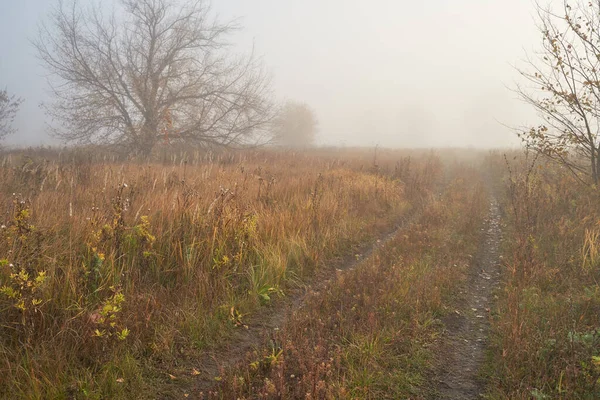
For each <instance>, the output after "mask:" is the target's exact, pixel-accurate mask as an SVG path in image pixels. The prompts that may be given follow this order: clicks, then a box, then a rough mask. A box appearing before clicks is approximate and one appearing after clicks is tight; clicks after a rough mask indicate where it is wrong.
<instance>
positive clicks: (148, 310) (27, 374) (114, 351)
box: [0, 149, 461, 399]
mask: <svg viewBox="0 0 600 400" xmlns="http://www.w3.org/2000/svg"><path fill="white" fill-rule="evenodd" d="M450 158H452V156H450ZM443 173H444V172H443V170H442V164H441V162H440V160H439V159H438V158H437V157H436V156H434V155H431V154H428V153H406V152H405V153H402V152H392V151H379V152H378V153H377V155H376V158H375V157H374V154H373V152H372V151H361V150H354V151H347V152H345V153H338V152H335V151H318V152H313V153H291V152H263V151H256V152H250V151H247V152H240V153H227V154H225V153H223V154H211V153H200V152H196V153H192V154H185V153H183V154H163V155H162V160H161V162H149V163H137V162H134V161H120V160H117V159H115V158H112V157H110V156H103V155H101V154H97V153H95V152H94V149H88V150H87V151H80V152H63V153H57V152H51V151H50V152H49V151H45V152H42V151H38V152H31V153H30V154H23V153H13V154H8V155H6V156H5V157H4V159H3V161H2V165H1V167H0V210H1V212H2V214H1V217H0V220H1V221H0V225H2V228H1V229H0V287H1V288H2V289H1V290H0V360H2V361H1V362H0V376H2V379H1V380H0V397H5V398H40V399H42V398H44V399H45V398H132V397H152V395H149V393H154V392H153V391H154V390H155V388H156V386H157V385H160V384H161V382H163V381H165V380H167V381H168V380H169V379H171V378H169V377H168V371H169V370H170V369H171V368H172V367H173V366H174V365H176V364H177V362H178V360H181V359H185V358H190V357H194V356H195V355H197V354H198V353H199V352H201V351H202V350H203V349H205V348H207V347H210V346H214V345H215V344H217V343H219V342H221V341H223V340H227V337H228V334H229V333H230V332H232V330H234V329H236V326H238V325H243V323H244V319H245V318H247V317H248V315H251V314H252V313H254V312H255V311H256V310H257V309H258V308H260V307H261V306H263V305H266V304H269V303H270V302H271V301H272V299H273V297H276V296H281V295H284V294H285V293H286V291H287V290H288V288H290V287H293V286H294V285H298V284H302V282H304V281H305V280H306V279H310V277H311V276H314V274H315V272H316V271H318V270H320V269H323V268H326V267H327V266H328V265H330V264H331V261H332V260H334V259H336V258H337V257H340V256H343V255H347V254H352V251H353V248H354V247H355V246H356V245H358V244H359V243H361V242H365V241H369V240H372V239H373V238H374V237H375V235H376V233H378V232H381V231H384V230H386V229H390V228H391V227H392V226H393V225H394V223H395V221H397V220H398V218H400V217H402V216H403V215H406V214H407V213H408V212H410V210H411V209H413V208H414V207H415V205H418V204H420V203H422V202H424V201H425V199H426V198H427V196H429V195H430V193H431V192H432V190H433V187H434V185H435V184H436V183H437V182H438V181H440V179H442V175H443ZM459 194H460V193H457V194H456V196H459ZM452 204H454V203H452ZM438 207H439V208H440V209H441V210H440V213H441V214H442V216H443V217H442V216H440V218H453V219H452V221H454V219H457V218H460V212H461V211H460V210H459V209H454V208H448V209H446V206H445V205H444V204H442V203H440V204H438ZM448 212H452V213H454V214H452V216H450V217H448V216H446V213H448ZM440 229H441V228H440ZM410 238H411V239H410V241H411V243H412V241H413V240H416V239H414V238H413V237H412V236H411V237H410ZM436 240H438V239H436ZM434 249H437V247H434ZM436 254H437V253H436ZM381 262H383V261H381ZM386 262H387V261H386ZM423 263H424V264H423ZM410 264H411V265H413V264H414V265H415V266H419V265H420V266H421V267H419V268H425V270H423V271H419V272H418V274H431V273H432V272H431V271H432V270H431V268H432V267H431V266H428V265H429V264H427V262H426V261H422V263H421V262H417V261H416V260H415V261H414V263H413V262H411V263H410ZM407 265H408V264H407ZM403 268H404V267H403ZM415 268H416V267H415ZM386 271H388V272H386V274H389V276H385V275H383V276H382V277H383V278H384V279H383V281H381V279H382V277H373V279H376V280H378V281H380V283H381V284H385V282H387V281H390V280H391V278H393V277H396V275H398V274H404V273H405V272H402V271H404V270H402V271H401V270H400V269H398V270H396V269H394V268H391V269H386ZM428 271H429V272H428ZM365 273H367V272H365ZM415 274H417V272H415ZM349 282H350V281H349ZM384 288H385V289H386V290H388V288H387V287H385V285H384ZM370 290H377V285H375V287H374V288H372V289H370ZM389 290H404V289H402V288H399V287H398V288H396V287H393V286H392V287H390V288H389ZM411 290H414V289H411ZM424 290H425V289H424ZM427 290H429V289H427ZM432 290H433V289H432ZM436 290H441V289H436ZM340 295H341V293H340ZM363 298H364V297H363ZM408 298H409V299H410V298H413V297H412V296H408ZM361 301H362V300H361ZM377 301H381V302H382V303H381V305H382V306H383V305H384V304H388V303H389V301H391V300H390V297H389V296H386V297H385V298H381V299H379V300H377ZM377 304H379V303H377ZM407 304H412V303H410V302H409V303H407ZM402 307H403V308H402V310H407V308H406V307H407V306H406V305H403V306H402ZM397 312H404V311H401V310H400V309H399V310H398V311H397ZM424 315H425V314H422V313H418V318H416V317H415V318H416V320H415V318H413V317H411V318H409V319H410V320H411V322H410V324H409V326H411V327H412V326H413V325H414V324H415V323H417V322H418V323H417V325H418V324H423V323H425V322H426V320H421V319H422V318H424ZM368 317H369V316H368V315H361V316H360V318H368ZM413 320H415V321H413ZM411 329H412V328H411ZM415 332H416V331H415ZM371 333H373V332H371ZM388 333H389V334H391V331H390V332H388ZM369 335H370V334H369V331H364V332H363V331H357V332H356V337H353V338H351V340H352V341H358V342H361V343H362V341H363V339H364V340H384V339H385V338H381V339H377V338H374V337H371V336H369ZM403 340H405V339H403ZM382 343H383V342H382ZM403 343H404V344H405V345H406V343H407V342H403ZM348 349H350V347H348ZM315 376H316V375H315ZM319 379H320V378H319ZM353 379H354V378H353ZM356 379H358V377H357V378H356Z"/></svg>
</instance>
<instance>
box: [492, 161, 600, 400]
mask: <svg viewBox="0 0 600 400" xmlns="http://www.w3.org/2000/svg"><path fill="white" fill-rule="evenodd" d="M513 157H514V160H513ZM509 159H510V162H509V163H508V166H509V169H510V171H509V172H507V173H506V174H505V176H504V182H505V187H504V189H505V190H504V193H505V196H504V209H505V212H506V217H507V218H506V221H507V224H508V227H507V234H506V236H507V237H508V238H509V239H510V240H506V241H505V242H506V248H505V252H504V253H505V271H504V289H503V290H502V291H501V292H500V293H499V297H500V300H499V304H498V310H497V315H496V316H495V319H494V321H493V328H494V332H493V339H494V347H493V350H492V352H491V354H490V362H489V371H488V377H489V378H490V385H489V386H490V398H493V399H505V398H510V399H530V398H535V399H551V398H552V399H554V398H556V399H595V398H598V397H600V384H599V378H600V322H599V319H598V316H599V315H600V286H599V282H600V269H599V267H600V257H599V254H600V253H599V252H598V251H599V246H600V241H599V239H600V225H599V223H598V221H599V220H600V207H599V203H598V191H597V190H596V189H593V188H586V187H583V186H581V185H579V184H577V183H576V182H575V180H574V179H573V178H572V177H571V176H570V175H568V174H567V172H566V171H564V170H561V169H560V168H558V167H557V166H556V165H553V164H545V163H544V162H543V161H542V160H537V162H536V163H534V162H533V161H534V160H533V158H532V157H531V156H529V157H524V156H521V155H518V154H513V155H511V157H509ZM490 162H491V164H492V165H495V170H496V171H502V170H503V168H502V167H504V168H505V167H506V164H505V162H504V160H503V159H501V158H500V157H496V158H495V159H492V160H491V161H490ZM504 170H506V169H504Z"/></svg>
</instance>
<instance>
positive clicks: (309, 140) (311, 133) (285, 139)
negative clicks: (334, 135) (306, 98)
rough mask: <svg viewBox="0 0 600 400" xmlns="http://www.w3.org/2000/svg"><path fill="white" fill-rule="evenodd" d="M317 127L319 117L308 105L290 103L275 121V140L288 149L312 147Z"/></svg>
mask: <svg viewBox="0 0 600 400" xmlns="http://www.w3.org/2000/svg"><path fill="white" fill-rule="evenodd" d="M317 125H318V122H317V117H316V116H315V113H314V112H313V110H312V109H311V108H310V107H309V106H308V105H306V104H304V103H295V102H288V103H286V104H285V105H284V106H283V108H282V109H281V110H280V112H279V115H278V116H277V118H276V119H275V123H274V132H273V140H274V142H275V143H276V144H278V145H281V146H286V147H307V146H312V145H313V144H314V141H315V137H316V134H317Z"/></svg>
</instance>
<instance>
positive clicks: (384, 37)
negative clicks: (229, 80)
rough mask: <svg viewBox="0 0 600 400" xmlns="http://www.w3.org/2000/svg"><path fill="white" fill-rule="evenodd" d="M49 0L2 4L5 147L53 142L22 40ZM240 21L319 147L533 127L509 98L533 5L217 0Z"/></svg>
mask: <svg viewBox="0 0 600 400" xmlns="http://www.w3.org/2000/svg"><path fill="white" fill-rule="evenodd" d="M52 4H54V0H0V38H1V39H0V87H1V88H4V87H7V88H8V90H9V92H11V93H14V94H16V95H18V96H21V97H23V98H25V100H26V101H25V103H24V104H23V105H22V107H21V111H20V112H19V114H18V116H17V120H16V127H17V128H18V129H19V132H18V133H17V134H16V135H13V136H12V137H10V138H9V139H8V140H7V142H8V143H10V144H17V143H18V144H26V145H36V144H42V143H44V144H49V143H58V142H56V140H54V139H51V138H49V137H48V135H47V134H46V133H45V129H44V114H43V112H42V111H41V110H40V109H39V107H38V105H39V103H40V102H41V101H43V100H44V99H46V96H47V94H46V81H45V77H44V73H45V72H44V70H43V68H42V67H40V65H39V62H38V60H37V59H36V58H35V53H34V49H33V48H32V46H31V45H30V43H29V39H31V38H33V37H34V36H35V34H36V26H37V24H38V22H39V21H41V20H43V19H44V18H45V16H46V14H47V12H48V10H49V9H50V8H51V6H52ZM212 5H213V10H214V11H215V12H216V13H218V14H219V16H220V19H221V20H230V19H232V18H240V21H241V24H242V25H243V26H244V29H243V30H242V31H240V32H238V33H236V34H235V35H234V36H233V37H232V40H233V41H234V42H235V43H236V44H237V46H236V48H238V49H249V48H251V47H252V45H253V44H254V46H255V49H256V52H257V53H258V54H260V55H262V56H263V58H264V62H265V64H266V66H267V68H268V69H269V70H270V71H271V72H272V74H273V83H274V89H275V92H276V95H277V97H278V99H280V100H285V99H290V100H295V101H301V102H306V103H308V104H309V105H310V106H311V107H312V108H313V109H314V110H315V111H316V114H317V117H318V119H319V143H320V144H327V145H347V146H356V145H361V146H374V145H380V146H387V147H440V146H460V147H463V146H475V147H489V146H494V147H498V146H502V147H506V146H512V145H516V144H518V140H516V139H515V136H514V133H513V132H511V131H510V130H509V129H507V128H505V127H504V126H502V124H507V125H510V126H516V125H524V124H527V123H533V122H534V121H535V115H534V114H533V113H532V111H531V110H530V109H529V108H528V106H527V105H525V104H523V103H522V102H520V101H519V100H517V99H515V95H514V94H513V93H511V92H510V91H509V90H508V89H507V88H506V86H509V87H510V86H512V85H513V82H514V81H515V80H517V79H518V74H517V73H516V72H515V71H514V69H513V67H512V65H518V64H519V62H520V60H522V59H523V58H524V55H525V51H526V50H527V51H529V52H532V51H533V50H534V49H535V48H537V47H538V44H539V42H540V35H539V34H538V33H537V31H536V28H535V26H534V21H533V18H532V15H533V13H534V6H533V3H532V2H530V1H529V0H428V1H414V0H413V1H407V0H370V1H365V0H362V1H358V0H214V1H213V2H212Z"/></svg>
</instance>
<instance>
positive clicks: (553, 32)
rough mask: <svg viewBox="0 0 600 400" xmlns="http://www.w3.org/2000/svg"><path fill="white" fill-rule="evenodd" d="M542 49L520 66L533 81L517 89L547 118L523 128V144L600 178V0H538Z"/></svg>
mask: <svg viewBox="0 0 600 400" xmlns="http://www.w3.org/2000/svg"><path fill="white" fill-rule="evenodd" d="M538 19H539V29H540V32H541V34H542V39H543V42H542V49H541V52H540V53H539V54H536V57H535V58H529V59H528V68H527V69H523V70H520V72H521V74H522V75H523V76H524V77H526V78H527V79H528V80H529V81H530V82H531V83H532V84H533V85H532V87H523V86H521V87H518V88H517V92H518V93H519V95H520V96H521V98H522V99H524V100H525V101H526V102H527V103H529V104H531V105H532V106H534V107H535V109H536V110H537V111H538V112H539V114H540V115H541V117H543V118H544V120H545V121H544V123H543V124H542V125H540V126H536V127H532V128H528V129H526V130H525V131H524V132H522V133H521V135H520V136H521V138H522V140H523V141H524V142H525V144H526V145H527V146H528V147H529V148H532V149H534V150H536V151H538V152H540V153H542V154H544V155H546V156H547V157H549V158H551V159H553V160H555V161H557V162H559V163H560V164H562V165H563V166H565V167H567V168H568V169H569V170H570V171H571V172H572V173H573V174H574V175H575V176H576V177H578V179H580V180H581V181H591V182H592V183H594V184H598V183H599V179H600V142H599V136H598V135H599V134H600V2H599V1H595V2H589V1H587V0H585V1H584V0H573V1H564V2H563V4H562V5H561V9H560V10H551V9H549V8H548V9H546V8H542V7H541V6H539V5H538Z"/></svg>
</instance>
